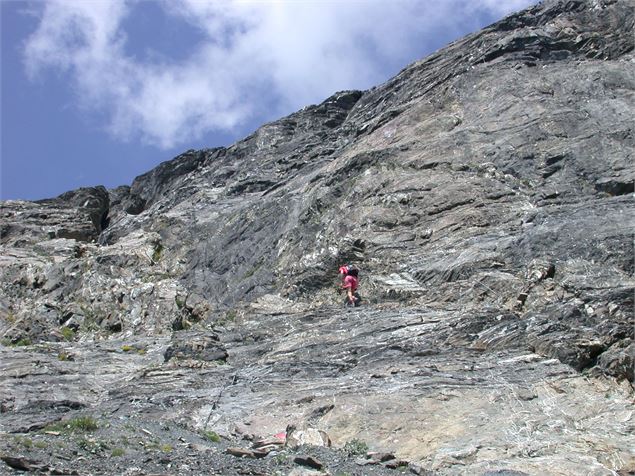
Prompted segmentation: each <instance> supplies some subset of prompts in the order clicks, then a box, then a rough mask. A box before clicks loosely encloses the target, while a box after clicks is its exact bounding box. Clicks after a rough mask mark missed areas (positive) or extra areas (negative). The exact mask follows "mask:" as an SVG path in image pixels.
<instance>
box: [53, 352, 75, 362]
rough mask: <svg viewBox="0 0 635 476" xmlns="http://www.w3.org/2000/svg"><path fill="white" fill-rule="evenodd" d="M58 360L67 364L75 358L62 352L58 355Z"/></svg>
mask: <svg viewBox="0 0 635 476" xmlns="http://www.w3.org/2000/svg"><path fill="white" fill-rule="evenodd" d="M57 360H59V361H60V362H66V361H69V360H73V357H72V355H71V354H69V353H67V352H65V351H61V352H60V353H59V354H57Z"/></svg>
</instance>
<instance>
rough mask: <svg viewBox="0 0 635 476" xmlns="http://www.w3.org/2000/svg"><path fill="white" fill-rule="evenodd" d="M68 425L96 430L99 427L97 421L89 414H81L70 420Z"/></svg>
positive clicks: (74, 427)
mask: <svg viewBox="0 0 635 476" xmlns="http://www.w3.org/2000/svg"><path fill="white" fill-rule="evenodd" d="M68 426H70V428H71V429H72V430H78V431H94V430H96V429H97V428H98V426H97V421H96V420H95V419H94V418H92V417H89V416H81V417H77V418H73V419H72V420H69V421H68Z"/></svg>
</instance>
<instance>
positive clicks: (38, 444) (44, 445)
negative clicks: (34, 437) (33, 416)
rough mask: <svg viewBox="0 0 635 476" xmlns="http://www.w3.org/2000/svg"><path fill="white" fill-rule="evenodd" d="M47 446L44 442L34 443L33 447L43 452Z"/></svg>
mask: <svg viewBox="0 0 635 476" xmlns="http://www.w3.org/2000/svg"><path fill="white" fill-rule="evenodd" d="M48 446H49V445H48V443H46V441H36V442H35V447H36V448H39V449H41V450H43V449H45V448H48Z"/></svg>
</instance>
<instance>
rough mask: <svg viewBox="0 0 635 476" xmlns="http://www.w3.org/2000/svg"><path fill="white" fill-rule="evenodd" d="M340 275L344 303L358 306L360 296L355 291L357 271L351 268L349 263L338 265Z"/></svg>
mask: <svg viewBox="0 0 635 476" xmlns="http://www.w3.org/2000/svg"><path fill="white" fill-rule="evenodd" d="M340 275H342V288H341V289H343V290H345V291H346V300H345V301H344V303H345V304H346V305H347V306H355V307H357V306H359V304H360V303H361V301H362V298H361V297H360V296H359V293H358V292H357V287H358V286H359V271H358V270H357V269H356V268H353V267H352V266H351V265H348V264H347V265H344V266H340Z"/></svg>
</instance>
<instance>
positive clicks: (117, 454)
mask: <svg viewBox="0 0 635 476" xmlns="http://www.w3.org/2000/svg"><path fill="white" fill-rule="evenodd" d="M125 454H126V451H125V450H124V449H123V448H113V449H112V452H111V453H110V455H111V456H113V457H115V458H118V457H121V456H123V455H125Z"/></svg>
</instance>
